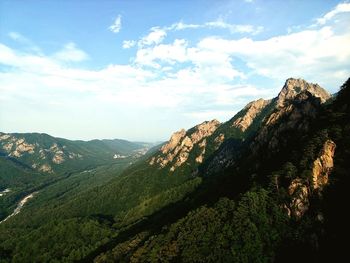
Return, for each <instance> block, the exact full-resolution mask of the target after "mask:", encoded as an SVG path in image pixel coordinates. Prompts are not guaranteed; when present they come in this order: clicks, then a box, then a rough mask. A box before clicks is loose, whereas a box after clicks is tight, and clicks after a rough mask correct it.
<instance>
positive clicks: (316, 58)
mask: <svg viewBox="0 0 350 263" xmlns="http://www.w3.org/2000/svg"><path fill="white" fill-rule="evenodd" d="M349 46H350V3H349V2H347V1H345V2H344V1H331V0H328V1H321V0H320V1H301V0H299V1H277V0H276V1H267V0H264V1H260V0H235V1H232V0H231V1H228V0H218V1H205V0H201V1H186V0H179V1H161V0H149V1H141V0H139V1H136V0H131V1H127V0H123V1H106V0H101V1H92V0H85V1H82V0H81V1H68V0H60V1H58V0H57V1H54V0H51V1H44V0H35V1H30V0H27V1H24V0H22V1H19V0H12V1H6V0H1V1H0V130H1V131H5V132H46V133H49V134H51V135H54V136H59V137H65V138H70V139H93V138H124V139H129V140H144V141H158V140H166V139H168V138H169V136H170V134H171V133H172V132H174V131H176V130H179V129H180V128H190V127H192V126H193V125H195V124H198V123H200V122H202V121H204V120H209V119H213V118H216V119H219V120H220V121H225V120H227V119H229V118H230V117H232V116H233V115H234V114H235V113H236V112H237V111H238V110H240V109H241V108H242V107H243V106H244V105H245V104H247V103H248V102H249V101H251V100H255V99H258V98H260V97H263V98H272V97H274V96H276V95H277V93H278V91H279V90H280V89H281V87H282V86H283V83H284V81H285V79H286V78H288V77H301V78H304V79H306V80H308V81H310V82H316V83H319V84H320V85H321V86H323V87H324V88H326V89H327V90H329V91H330V92H332V93H333V92H336V91H337V89H338V87H339V86H340V85H341V84H342V83H343V82H344V81H345V80H346V79H347V78H348V77H349V76H350V75H349V73H350V49H349Z"/></svg>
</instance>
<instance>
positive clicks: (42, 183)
mask: <svg viewBox="0 0 350 263" xmlns="http://www.w3.org/2000/svg"><path fill="white" fill-rule="evenodd" d="M349 85H350V79H349V80H348V81H347V82H346V83H345V84H343V85H342V86H341V88H340V90H339V92H338V93H337V95H336V96H332V95H330V94H329V93H328V92H327V91H326V90H324V89H323V88H322V87H320V86H319V85H318V84H312V83H308V82H307V81H305V80H303V79H294V78H290V79H287V80H286V82H285V83H284V85H283V87H282V89H281V91H280V92H279V94H278V95H277V97H275V98H273V99H269V100H264V99H259V100H256V101H252V102H250V103H248V104H247V105H246V106H245V107H244V108H243V109H242V110H241V111H239V112H238V113H237V114H236V115H235V116H233V117H232V118H231V119H230V120H228V121H226V122H224V123H220V122H219V121H218V120H211V121H205V122H203V123H200V124H198V125H196V126H194V127H193V128H191V129H189V130H187V131H186V130H184V129H181V130H179V131H177V132H175V133H173V134H172V135H171V137H170V139H169V140H168V141H167V142H165V143H163V144H161V145H158V146H155V147H153V146H154V145H151V144H146V143H133V142H128V141H124V140H93V141H88V142H85V141H69V140H65V139H60V138H54V137H51V136H49V135H47V134H7V133H0V149H1V150H0V155H1V158H0V192H1V193H2V196H0V219H5V218H6V217H7V216H9V215H10V214H11V212H12V211H13V210H14V209H16V207H18V202H19V201H20V200H23V198H24V197H27V196H28V195H30V194H33V193H35V195H34V196H31V199H30V200H29V201H28V202H27V203H26V204H25V205H24V206H23V208H22V207H21V210H20V212H19V213H17V214H16V215H13V216H11V218H9V219H7V220H6V221H3V222H2V223H0V258H1V259H0V262H74V261H79V262H295V261H296V262H304V261H305V262H306V261H309V262H310V261H311V262H314V261H329V260H333V261H334V260H336V259H338V258H342V256H343V255H345V252H346V250H345V247H346V246H345V243H343V242H342V240H343V239H344V238H346V234H345V232H346V231H345V230H346V229H348V226H347V225H348V223H347V222H348V216H346V215H345V211H344V210H345V209H344V206H345V204H344V202H345V200H347V185H348V181H349V176H348V171H349V162H348V160H349V157H350V156H349V155H350V152H349V149H350V133H349V131H350V105H349V102H350V87H349ZM151 147H153V148H151ZM5 189H8V190H7V191H6V192H5Z"/></svg>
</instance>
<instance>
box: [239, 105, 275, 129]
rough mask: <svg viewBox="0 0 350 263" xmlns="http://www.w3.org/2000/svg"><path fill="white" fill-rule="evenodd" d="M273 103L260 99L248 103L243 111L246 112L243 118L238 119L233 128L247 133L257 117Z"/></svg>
mask: <svg viewBox="0 0 350 263" xmlns="http://www.w3.org/2000/svg"><path fill="white" fill-rule="evenodd" d="M270 103H271V100H264V99H259V100H256V101H252V102H250V103H248V104H247V105H246V106H245V107H244V109H243V110H246V112H245V114H244V115H243V116H242V117H239V118H238V119H236V120H235V121H234V122H233V124H232V126H233V127H236V128H239V129H241V130H242V131H245V130H246V129H248V127H249V126H250V125H251V124H252V123H253V121H254V119H255V117H256V116H257V115H258V114H259V113H260V112H261V111H262V110H263V109H264V108H265V107H266V106H267V105H269V104H270Z"/></svg>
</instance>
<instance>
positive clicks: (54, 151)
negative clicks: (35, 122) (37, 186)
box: [0, 133, 83, 173]
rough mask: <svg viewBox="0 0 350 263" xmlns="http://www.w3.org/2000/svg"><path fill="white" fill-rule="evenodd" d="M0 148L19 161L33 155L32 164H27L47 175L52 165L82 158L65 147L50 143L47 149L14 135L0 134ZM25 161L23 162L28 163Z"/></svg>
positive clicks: (51, 170)
mask: <svg viewBox="0 0 350 263" xmlns="http://www.w3.org/2000/svg"><path fill="white" fill-rule="evenodd" d="M0 147H1V148H2V149H4V150H5V151H6V153H7V154H8V156H12V157H16V158H19V159H20V160H26V158H24V157H25V156H26V155H28V154H30V155H33V159H32V162H30V163H27V164H28V165H30V166H31V167H33V168H34V169H37V170H38V171H41V172H48V173H51V172H53V169H52V164H61V163H63V162H65V161H66V159H68V158H69V159H82V158H83V156H82V155H81V154H78V153H74V152H69V151H68V150H67V149H66V148H67V147H66V146H65V145H63V146H62V145H58V144H57V143H52V145H51V146H50V147H49V148H47V147H43V146H41V145H39V144H38V143H33V144H32V143H29V142H28V141H26V139H25V138H19V137H18V136H16V135H12V134H6V133H0ZM22 158H24V159H22ZM27 160H28V159H27ZM27 160H26V161H25V162H28V161H27ZM34 160H35V161H34ZM51 162H52V163H51Z"/></svg>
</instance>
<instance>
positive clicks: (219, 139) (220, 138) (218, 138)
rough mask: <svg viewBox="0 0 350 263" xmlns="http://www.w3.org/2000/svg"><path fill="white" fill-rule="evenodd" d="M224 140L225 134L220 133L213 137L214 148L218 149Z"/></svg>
mask: <svg viewBox="0 0 350 263" xmlns="http://www.w3.org/2000/svg"><path fill="white" fill-rule="evenodd" d="M224 140H225V134H223V133H220V134H219V135H218V136H216V138H215V139H214V142H215V150H217V149H219V147H220V145H221V144H222V143H223V142H224Z"/></svg>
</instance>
